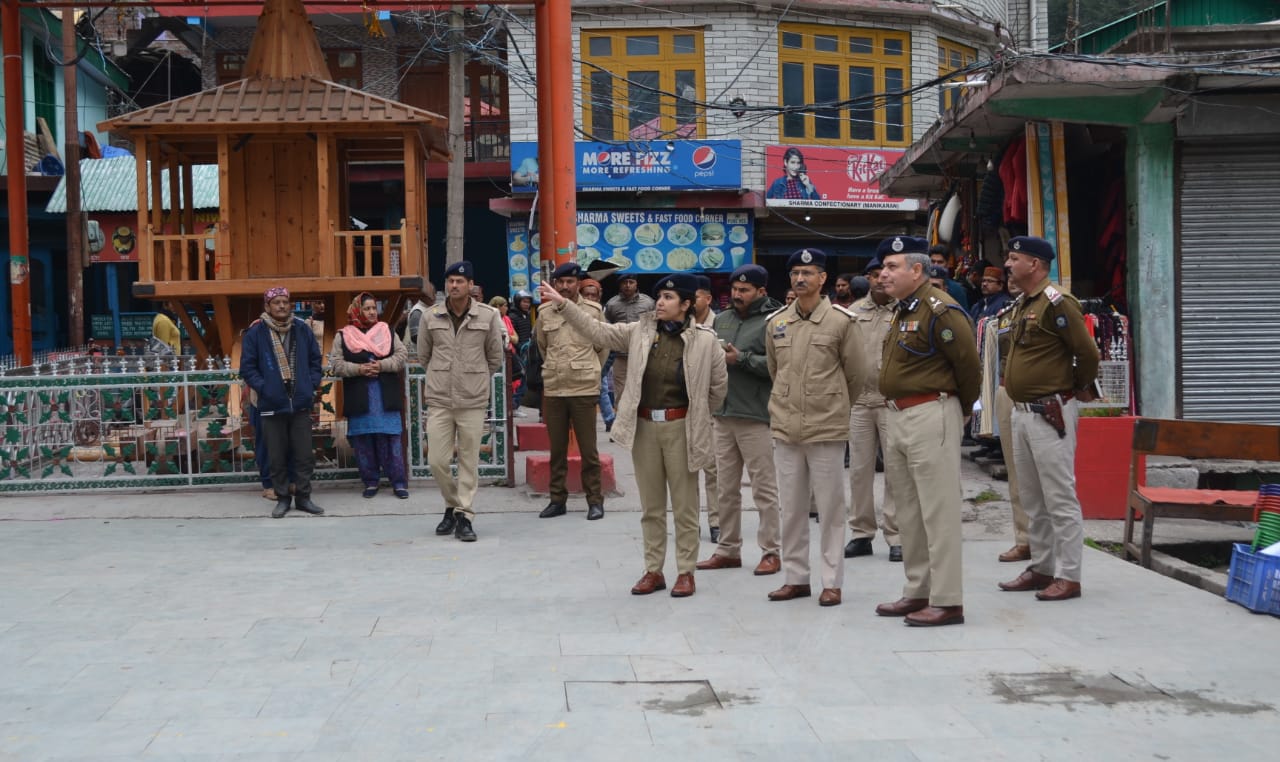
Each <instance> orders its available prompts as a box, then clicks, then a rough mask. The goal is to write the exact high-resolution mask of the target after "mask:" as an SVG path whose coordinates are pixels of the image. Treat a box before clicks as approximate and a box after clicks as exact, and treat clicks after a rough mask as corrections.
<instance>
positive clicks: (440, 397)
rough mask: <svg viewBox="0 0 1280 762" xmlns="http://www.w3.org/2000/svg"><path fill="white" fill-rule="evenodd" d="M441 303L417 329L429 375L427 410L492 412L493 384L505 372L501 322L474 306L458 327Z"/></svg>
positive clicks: (487, 309) (495, 313) (482, 307)
mask: <svg viewBox="0 0 1280 762" xmlns="http://www.w3.org/2000/svg"><path fill="white" fill-rule="evenodd" d="M447 305H448V301H447V300H441V301H440V302H439V303H438V304H436V305H434V306H433V307H431V308H430V309H429V310H428V311H427V312H426V314H424V315H423V316H422V322H421V323H420V324H419V326H418V361H419V362H421V363H422V365H423V366H424V367H425V368H426V369H427V379H426V382H425V384H424V388H423V394H422V398H423V401H424V402H426V404H427V407H436V406H439V407H447V408H451V409H459V410H470V409H475V408H482V407H488V405H489V388H490V383H489V381H490V379H491V378H492V377H493V374H494V373H497V372H498V369H499V368H501V367H502V363H503V360H504V355H503V346H504V345H505V344H506V341H507V332H506V329H505V328H503V326H502V316H501V315H500V314H499V313H498V311H497V310H496V309H494V308H493V307H490V306H489V305H487V304H481V303H480V302H477V301H475V300H474V299H472V300H471V307H470V308H469V309H468V310H467V312H466V314H465V315H463V316H462V322H461V324H460V325H459V327H458V328H457V329H456V330H455V329H454V327H453V326H454V321H453V319H452V318H450V316H449V308H448V306H447Z"/></svg>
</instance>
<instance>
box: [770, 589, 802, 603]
mask: <svg viewBox="0 0 1280 762" xmlns="http://www.w3.org/2000/svg"><path fill="white" fill-rule="evenodd" d="M811 595H813V591H812V590H810V589H809V586H808V585H783V586H782V587H780V588H778V589H777V590H774V591H773V592H772V593H769V600H771V601H789V600H792V599H793V598H808V597H809V596H811Z"/></svg>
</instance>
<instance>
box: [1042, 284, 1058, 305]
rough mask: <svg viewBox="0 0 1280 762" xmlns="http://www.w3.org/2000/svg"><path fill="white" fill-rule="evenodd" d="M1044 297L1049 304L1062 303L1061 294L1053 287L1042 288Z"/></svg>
mask: <svg viewBox="0 0 1280 762" xmlns="http://www.w3.org/2000/svg"><path fill="white" fill-rule="evenodd" d="M1044 297H1045V298H1046V299H1048V300H1049V303H1050V304H1059V303H1061V302H1062V292H1061V291H1059V290H1058V289H1056V288H1054V287H1053V286H1045V287H1044Z"/></svg>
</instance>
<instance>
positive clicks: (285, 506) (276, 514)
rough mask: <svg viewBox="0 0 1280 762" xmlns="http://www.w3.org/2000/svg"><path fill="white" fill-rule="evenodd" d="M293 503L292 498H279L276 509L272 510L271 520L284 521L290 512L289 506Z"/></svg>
mask: <svg viewBox="0 0 1280 762" xmlns="http://www.w3.org/2000/svg"><path fill="white" fill-rule="evenodd" d="M292 501H293V498H291V497H277V498H276V507H275V508H272V509H271V518H273V519H282V518H284V515H285V514H286V513H288V512H289V504H290V503H291V502H292Z"/></svg>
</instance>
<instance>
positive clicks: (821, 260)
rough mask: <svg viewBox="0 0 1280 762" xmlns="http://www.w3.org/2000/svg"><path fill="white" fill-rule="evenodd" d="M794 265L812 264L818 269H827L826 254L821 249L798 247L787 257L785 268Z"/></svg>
mask: <svg viewBox="0 0 1280 762" xmlns="http://www.w3.org/2000/svg"><path fill="white" fill-rule="evenodd" d="M796 265H813V266H814V267H817V268H818V269H820V270H825V269H827V255H826V253H824V252H823V251H822V249H800V250H799V251H797V252H795V253H794V254H792V255H791V256H790V257H788V258H787V269H788V270H790V269H791V268H793V267H795V266H796Z"/></svg>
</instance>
